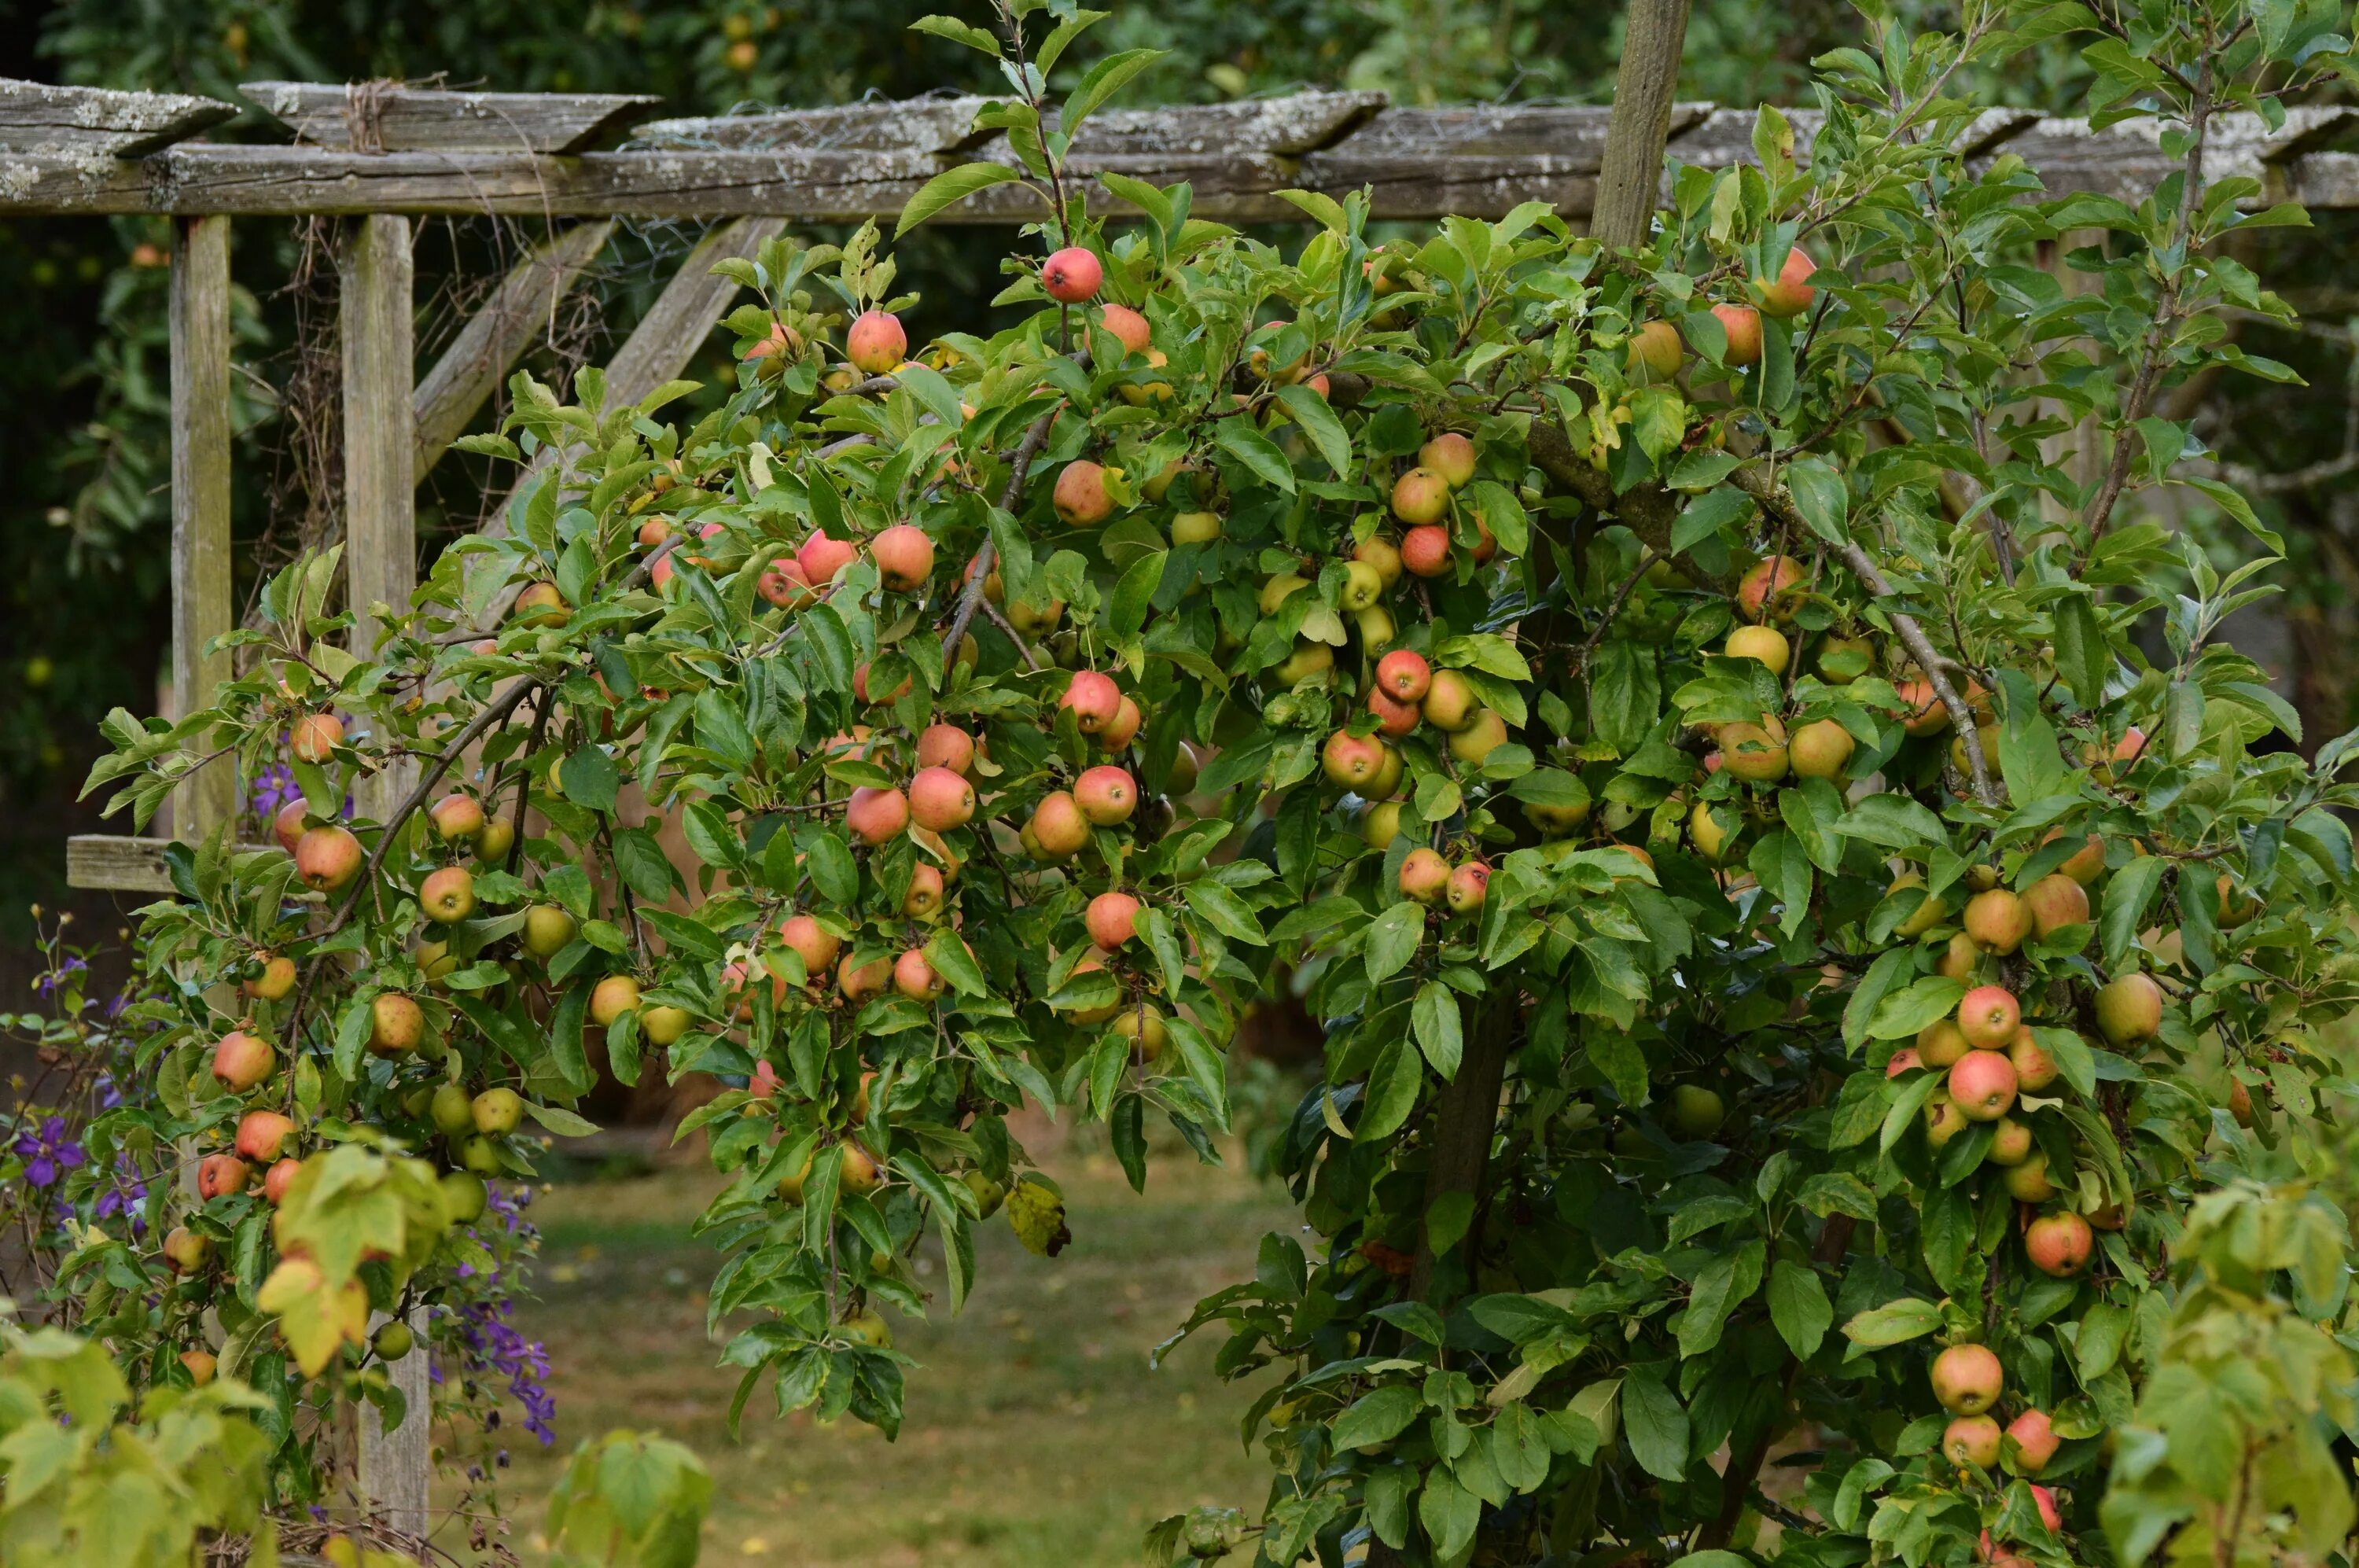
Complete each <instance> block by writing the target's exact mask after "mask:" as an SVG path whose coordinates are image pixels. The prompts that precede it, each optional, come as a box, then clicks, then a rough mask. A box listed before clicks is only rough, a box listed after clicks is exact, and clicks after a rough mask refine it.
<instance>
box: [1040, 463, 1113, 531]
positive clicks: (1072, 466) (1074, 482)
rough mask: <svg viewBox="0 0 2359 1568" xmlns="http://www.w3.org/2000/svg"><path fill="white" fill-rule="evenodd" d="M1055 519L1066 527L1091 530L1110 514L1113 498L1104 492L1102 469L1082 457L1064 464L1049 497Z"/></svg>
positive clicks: (1111, 512)
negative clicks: (1061, 521)
mask: <svg viewBox="0 0 2359 1568" xmlns="http://www.w3.org/2000/svg"><path fill="white" fill-rule="evenodd" d="M1049 502H1050V504H1051V505H1052V506H1055V507H1056V510H1057V516H1058V517H1060V518H1061V519H1062V520H1063V522H1064V524H1065V526H1066V527H1068V528H1094V527H1096V526H1097V525H1098V524H1100V523H1102V522H1104V521H1105V520H1106V518H1107V517H1111V516H1113V514H1114V497H1113V496H1112V495H1108V494H1107V493H1106V486H1105V470H1104V469H1103V468H1102V467H1100V466H1099V465H1098V464H1096V463H1092V462H1091V461H1090V460H1089V459H1088V458H1086V457H1077V458H1075V459H1074V460H1073V461H1072V462H1071V463H1067V464H1065V466H1064V468H1063V470H1062V471H1060V473H1059V474H1058V475H1057V485H1056V488H1055V489H1054V490H1053V491H1052V492H1051V493H1050V495H1049Z"/></svg>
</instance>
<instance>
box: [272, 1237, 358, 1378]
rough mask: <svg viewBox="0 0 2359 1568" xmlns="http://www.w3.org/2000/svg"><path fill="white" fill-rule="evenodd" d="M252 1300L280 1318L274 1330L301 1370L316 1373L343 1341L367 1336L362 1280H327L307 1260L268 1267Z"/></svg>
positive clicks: (318, 1267) (316, 1267) (296, 1259)
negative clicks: (293, 1355) (276, 1328)
mask: <svg viewBox="0 0 2359 1568" xmlns="http://www.w3.org/2000/svg"><path fill="white" fill-rule="evenodd" d="M255 1304H256V1305H258V1306H260V1307H261V1308H262V1310H263V1311H264V1312H268V1313H270V1314H271V1315H272V1316H273V1317H275V1318H277V1320H278V1333H279V1334H280V1336H281V1337H282V1338H284V1339H285V1340H286V1341H287V1348H288V1349H289V1350H291V1351H293V1352H294V1353H295V1364H296V1365H297V1366H299V1367H302V1368H303V1374H304V1376H306V1377H318V1376H319V1375H320V1373H321V1371H322V1370H324V1369H325V1368H326V1367H327V1365H328V1363H329V1362H330V1361H332V1360H333V1359H334V1358H335V1355H336V1352H337V1351H338V1350H339V1349H341V1348H342V1346H343V1345H348V1344H349V1345H360V1344H363V1343H364V1342H365V1341H366V1339H367V1337H368V1291H367V1290H364V1288H363V1287H362V1286H361V1283H360V1281H358V1280H356V1279H347V1280H345V1281H343V1282H342V1284H331V1283H329V1281H328V1278H327V1276H326V1275H324V1274H322V1273H321V1271H320V1266H319V1265H318V1264H316V1263H314V1262H312V1261H311V1260H310V1258H288V1259H287V1260H286V1261H284V1262H282V1263H281V1264H279V1265H278V1267H277V1268H276V1269H272V1270H271V1271H270V1278H269V1279H265V1280H264V1281H263V1282H262V1289H261V1290H260V1291H259V1292H257V1293H256V1295H255Z"/></svg>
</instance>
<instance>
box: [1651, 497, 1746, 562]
mask: <svg viewBox="0 0 2359 1568" xmlns="http://www.w3.org/2000/svg"><path fill="white" fill-rule="evenodd" d="M1752 515H1753V497H1752V496H1750V495H1746V494H1745V492H1744V491H1742V490H1735V489H1731V488H1728V487H1727V486H1724V485H1723V487H1721V488H1720V489H1717V490H1707V491H1705V492H1704V493H1703V494H1702V495H1699V496H1697V497H1696V498H1695V499H1694V500H1692V501H1690V502H1689V503H1688V504H1687V506H1686V507H1685V509H1683V510H1682V511H1681V512H1680V515H1679V517H1678V519H1677V520H1676V521H1674V522H1673V523H1672V524H1671V553H1672V554H1673V555H1679V554H1681V553H1683V552H1685V551H1687V550H1692V549H1694V548H1695V547H1696V546H1697V545H1698V544H1700V543H1701V542H1702V541H1703V540H1705V539H1710V538H1711V537H1712V535H1714V534H1716V533H1718V532H1720V530H1721V529H1723V528H1726V527H1727V526H1728V525H1729V524H1731V523H1734V522H1736V521H1737V520H1739V519H1740V518H1744V517H1751V516H1752Z"/></svg>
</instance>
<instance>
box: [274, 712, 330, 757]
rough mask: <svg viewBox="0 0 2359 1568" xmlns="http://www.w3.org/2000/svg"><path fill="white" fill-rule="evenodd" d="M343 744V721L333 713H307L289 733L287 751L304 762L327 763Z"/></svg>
mask: <svg viewBox="0 0 2359 1568" xmlns="http://www.w3.org/2000/svg"><path fill="white" fill-rule="evenodd" d="M343 742H344V724H343V721H342V719H339V718H337V717H336V715H335V714H333V713H306V714H304V715H303V716H302V717H301V718H299V719H297V720H296V721H295V722H294V724H291V725H289V726H288V731H287V749H288V750H289V751H291V752H293V753H294V754H295V756H296V757H297V758H298V759H299V760H301V761H304V762H325V761H327V760H328V759H329V758H330V757H333V756H334V755H335V753H336V747H338V746H342V744H343Z"/></svg>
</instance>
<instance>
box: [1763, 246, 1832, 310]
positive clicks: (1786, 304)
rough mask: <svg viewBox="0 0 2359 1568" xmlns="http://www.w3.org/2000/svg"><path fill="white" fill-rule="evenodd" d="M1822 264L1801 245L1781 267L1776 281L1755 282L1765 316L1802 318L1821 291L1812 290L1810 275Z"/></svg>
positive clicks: (1787, 254) (1789, 252) (1790, 251)
mask: <svg viewBox="0 0 2359 1568" xmlns="http://www.w3.org/2000/svg"><path fill="white" fill-rule="evenodd" d="M1818 269H1819V267H1818V263H1816V262H1814V261H1812V260H1811V259H1810V252H1808V251H1806V250H1804V249H1803V248H1802V247H1801V246H1800V245H1796V246H1795V247H1794V248H1793V249H1791V250H1789V251H1788V252H1787V253H1786V260H1785V263H1784V265H1783V266H1781V267H1778V268H1777V279H1776V281H1774V282H1772V281H1770V280H1769V279H1767V278H1756V279H1754V284H1753V287H1754V289H1755V291H1756V293H1758V294H1759V295H1760V297H1761V310H1762V312H1763V313H1764V314H1765V315H1771V316H1799V315H1800V314H1801V313H1802V312H1803V311H1805V310H1809V309H1810V301H1811V300H1812V299H1815V298H1816V297H1817V295H1818V290H1817V289H1813V288H1812V287H1810V275H1811V274H1812V273H1814V272H1816V271H1818Z"/></svg>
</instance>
